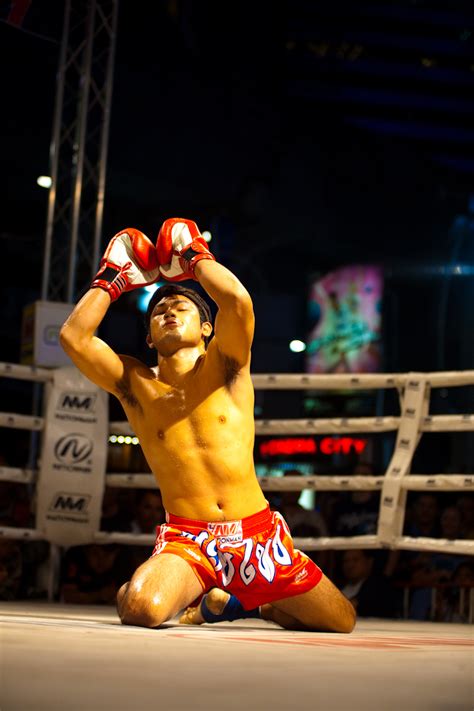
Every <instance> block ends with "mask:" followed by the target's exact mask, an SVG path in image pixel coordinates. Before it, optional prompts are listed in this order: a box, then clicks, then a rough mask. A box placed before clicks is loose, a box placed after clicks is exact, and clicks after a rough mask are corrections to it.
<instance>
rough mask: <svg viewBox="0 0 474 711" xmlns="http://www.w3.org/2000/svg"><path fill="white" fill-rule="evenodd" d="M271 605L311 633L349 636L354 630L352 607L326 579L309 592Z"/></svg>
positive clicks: (322, 579)
mask: <svg viewBox="0 0 474 711" xmlns="http://www.w3.org/2000/svg"><path fill="white" fill-rule="evenodd" d="M271 604H272V607H275V608H276V609H277V610H281V611H282V612H285V613H286V614H287V615H290V616H291V617H293V618H294V619H296V620H298V621H299V622H301V623H302V624H303V625H305V626H306V627H308V628H309V629H312V630H320V631H328V632H350V631H351V630H352V629H353V627H354V623H355V612H354V608H353V606H352V605H351V603H350V602H349V600H348V599H347V598H346V597H344V595H343V594H342V593H341V592H340V591H339V590H338V589H337V588H336V586H335V585H334V584H333V583H332V582H331V581H330V580H329V578H327V577H326V576H325V575H323V577H322V578H321V580H320V581H319V583H318V584H317V585H315V587H314V588H312V589H311V590H308V592H305V593H303V594H302V595H295V596H294V597H288V598H285V599H284V600H277V601H275V602H272V603H271Z"/></svg>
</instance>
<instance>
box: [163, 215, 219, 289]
mask: <svg viewBox="0 0 474 711" xmlns="http://www.w3.org/2000/svg"><path fill="white" fill-rule="evenodd" d="M156 252H157V254H158V262H159V265H160V272H161V276H162V277H163V278H164V279H166V280H167V281H183V280H185V279H195V280H196V277H195V276H194V269H195V267H196V264H197V263H198V262H199V261H200V260H201V259H213V260H214V261H215V260H216V258H215V257H214V255H213V254H211V252H210V251H209V248H208V246H207V242H206V240H205V239H204V237H202V236H201V233H200V232H199V229H198V226H197V225H196V223H195V222H193V221H192V220H186V219H184V218H182V217H171V218H170V219H169V220H165V221H164V222H163V224H162V226H161V229H160V231H159V233H158V239H157V241H156ZM196 281H197V280H196Z"/></svg>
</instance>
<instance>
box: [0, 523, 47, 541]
mask: <svg viewBox="0 0 474 711" xmlns="http://www.w3.org/2000/svg"><path fill="white" fill-rule="evenodd" d="M0 538H10V539H13V540H29V541H44V536H43V535H42V534H41V533H40V532H39V531H37V530H36V529H35V528H16V527H13V526H0Z"/></svg>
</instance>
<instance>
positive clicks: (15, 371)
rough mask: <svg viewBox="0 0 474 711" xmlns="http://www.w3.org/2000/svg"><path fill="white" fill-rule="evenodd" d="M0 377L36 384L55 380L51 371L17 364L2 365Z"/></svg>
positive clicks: (0, 364) (0, 366)
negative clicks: (29, 381)
mask: <svg viewBox="0 0 474 711" xmlns="http://www.w3.org/2000/svg"><path fill="white" fill-rule="evenodd" d="M0 377H3V378H16V379H17V380H31V381H33V382H36V383H46V382H48V381H49V380H52V379H53V374H52V371H51V370H48V369H47V368H37V367H36V366H34V365H18V364H16V363H0Z"/></svg>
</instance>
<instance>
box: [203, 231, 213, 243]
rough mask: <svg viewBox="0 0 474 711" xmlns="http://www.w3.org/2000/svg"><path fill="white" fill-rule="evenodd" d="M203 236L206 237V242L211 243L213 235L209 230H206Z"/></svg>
mask: <svg viewBox="0 0 474 711" xmlns="http://www.w3.org/2000/svg"><path fill="white" fill-rule="evenodd" d="M202 236H203V237H204V239H205V240H206V242H210V241H211V239H212V235H211V233H210V232H209V230H204V232H202Z"/></svg>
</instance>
